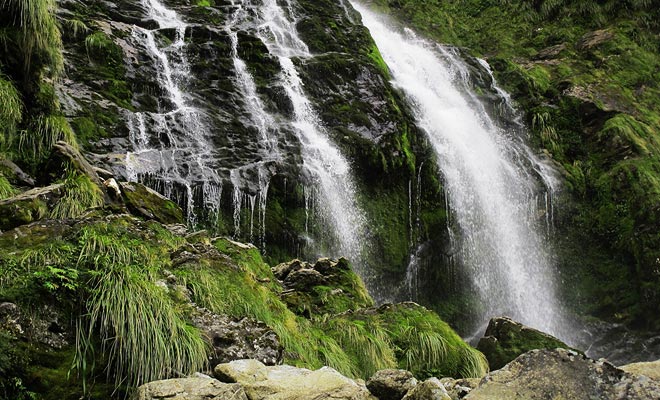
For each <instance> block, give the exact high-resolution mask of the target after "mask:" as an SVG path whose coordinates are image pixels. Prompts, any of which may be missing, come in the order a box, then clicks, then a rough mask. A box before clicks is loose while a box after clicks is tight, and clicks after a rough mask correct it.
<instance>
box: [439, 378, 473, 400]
mask: <svg viewBox="0 0 660 400" xmlns="http://www.w3.org/2000/svg"><path fill="white" fill-rule="evenodd" d="M480 381H481V379H479V378H468V379H454V378H442V379H441V380H440V382H441V383H442V385H443V386H444V387H445V389H447V394H449V398H451V399H452V400H457V399H462V398H463V397H465V396H467V395H468V394H469V393H470V392H471V391H472V390H473V389H475V388H476V387H478V386H479V382H480Z"/></svg>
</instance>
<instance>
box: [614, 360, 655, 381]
mask: <svg viewBox="0 0 660 400" xmlns="http://www.w3.org/2000/svg"><path fill="white" fill-rule="evenodd" d="M621 369H622V370H624V371H626V372H629V373H631V374H635V375H644V376H647V377H649V378H651V379H653V380H656V381H660V360H657V361H650V362H639V363H632V364H628V365H624V366H622V367H621Z"/></svg>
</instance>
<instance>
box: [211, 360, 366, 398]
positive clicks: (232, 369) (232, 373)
mask: <svg viewBox="0 0 660 400" xmlns="http://www.w3.org/2000/svg"><path fill="white" fill-rule="evenodd" d="M214 373H215V376H216V377H217V378H218V379H220V380H225V381H227V382H230V383H233V382H237V383H239V384H240V385H241V386H243V388H244V389H245V393H246V394H247V396H248V398H249V399H250V400H280V399H281V400H283V399H288V400H325V399H328V400H329V399H345V400H375V399H374V397H373V396H372V395H371V394H370V393H369V391H368V390H367V388H366V387H365V386H364V384H363V383H358V382H356V381H353V380H352V379H349V378H346V377H345V376H343V375H341V374H340V373H339V372H337V371H335V370H334V369H332V368H328V367H323V368H321V369H319V370H317V371H310V370H308V369H304V368H295V367H291V366H288V365H279V366H273V367H266V366H265V365H263V364H261V363H259V362H257V361H255V360H240V361H233V362H231V363H228V364H220V365H218V366H217V367H216V368H215V371H214Z"/></svg>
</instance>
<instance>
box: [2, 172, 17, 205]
mask: <svg viewBox="0 0 660 400" xmlns="http://www.w3.org/2000/svg"><path fill="white" fill-rule="evenodd" d="M15 194H16V189H14V187H13V186H12V185H11V183H10V182H9V181H8V180H7V178H5V177H4V176H3V175H2V174H0V200H3V199H6V198H9V197H12V196H13V195H15Z"/></svg>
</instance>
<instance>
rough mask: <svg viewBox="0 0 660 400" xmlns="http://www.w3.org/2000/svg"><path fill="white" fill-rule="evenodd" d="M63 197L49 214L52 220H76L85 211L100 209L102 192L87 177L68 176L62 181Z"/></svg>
mask: <svg viewBox="0 0 660 400" xmlns="http://www.w3.org/2000/svg"><path fill="white" fill-rule="evenodd" d="M63 190H64V195H63V196H62V198H61V199H60V200H59V201H58V202H57V204H55V207H53V209H52V210H51V212H50V217H51V218H54V219H68V218H78V217H80V216H82V215H83V213H85V212H86V211H87V210H89V209H90V208H94V207H101V206H102V205H103V203H104V200H103V192H102V191H101V189H100V188H99V187H98V186H97V185H96V184H95V183H93V182H92V181H91V180H90V179H89V177H88V176H87V175H82V174H77V173H74V174H69V176H67V178H66V179H65V180H64V189H63Z"/></svg>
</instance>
